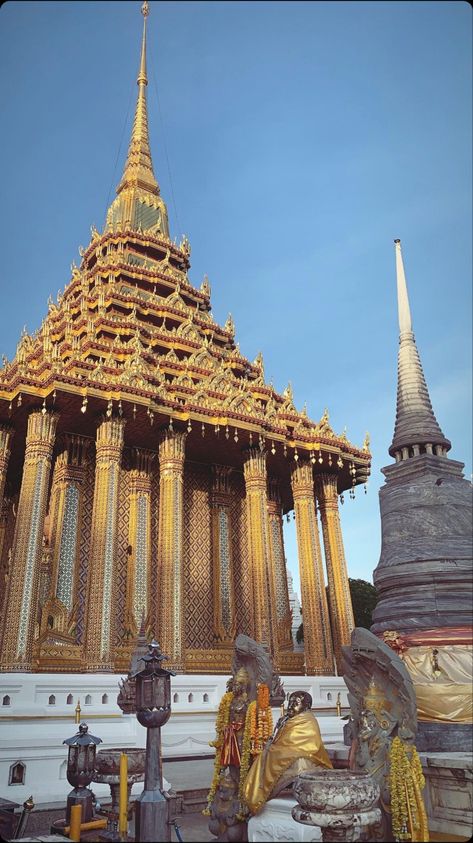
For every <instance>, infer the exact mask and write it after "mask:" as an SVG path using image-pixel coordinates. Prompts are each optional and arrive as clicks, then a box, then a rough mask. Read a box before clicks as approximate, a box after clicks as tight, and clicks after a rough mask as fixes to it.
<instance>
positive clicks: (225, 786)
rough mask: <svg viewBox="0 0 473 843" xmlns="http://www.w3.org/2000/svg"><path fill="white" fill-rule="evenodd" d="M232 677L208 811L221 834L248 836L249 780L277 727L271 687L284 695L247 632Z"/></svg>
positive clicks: (221, 711)
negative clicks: (246, 790) (245, 789)
mask: <svg viewBox="0 0 473 843" xmlns="http://www.w3.org/2000/svg"><path fill="white" fill-rule="evenodd" d="M232 674H233V676H232V678H231V679H230V680H229V682H228V683H227V692H226V693H225V694H224V696H223V697H222V700H221V702H220V706H219V710H218V714H217V723H216V733H217V734H216V739H215V741H213V743H212V744H211V745H212V746H215V749H216V753H215V766H214V776H213V780H212V784H211V787H210V791H209V794H208V797H207V805H208V807H207V808H206V810H205V811H204V814H207V815H208V816H210V821H209V829H210V831H211V832H212V834H215V835H216V837H217V840H219V841H220V840H222V841H226V840H233V841H240V840H241V841H243V840H247V839H248V835H247V822H246V821H247V819H248V808H247V806H246V804H245V802H244V801H243V797H242V792H243V785H244V783H245V780H246V776H247V774H248V770H249V768H250V766H251V763H252V761H253V759H254V757H255V756H256V755H257V754H258V753H259V752H261V750H262V748H263V745H264V742H265V741H266V739H267V737H268V736H269V735H270V734H271V732H272V728H273V727H272V719H271V708H270V705H271V704H276V703H273V699H272V698H270V693H271V689H272V688H273V689H274V690H275V691H276V692H277V694H278V696H277V697H276V699H277V700H278V702H279V703H281V702H282V701H283V700H284V689H283V688H282V685H281V681H280V679H279V676H278V675H277V674H275V673H274V672H273V667H272V664H271V659H270V656H269V654H268V651H267V649H266V648H265V647H264V646H263V645H262V644H258V643H257V642H256V641H254V640H253V638H249V637H248V636H247V635H238V637H237V639H236V641H235V651H234V659H233V666H232Z"/></svg>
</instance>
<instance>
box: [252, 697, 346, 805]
mask: <svg viewBox="0 0 473 843" xmlns="http://www.w3.org/2000/svg"><path fill="white" fill-rule="evenodd" d="M311 708H312V697H311V695H310V694H307V693H306V692H305V691H294V692H293V693H292V694H291V695H290V697H289V701H288V708H287V713H286V714H285V715H284V716H283V717H280V718H279V720H278V722H277V724H276V728H275V730H274V733H273V736H272V737H271V738H270V739H269V741H268V742H267V744H266V746H265V748H264V750H263V752H262V753H261V754H260V755H258V756H257V758H256V760H255V762H254V764H253V765H252V766H251V768H250V771H249V773H248V776H247V777H246V781H245V785H244V789H243V798H244V800H245V802H246V804H247V805H248V808H249V809H250V811H251V813H252V814H256V813H257V812H258V811H259V810H260V809H261V808H262V807H263V805H264V804H265V802H267V801H268V800H269V799H274V797H276V796H277V795H278V794H279V793H281V791H282V790H284V789H285V788H286V787H289V785H290V784H292V782H294V780H295V779H296V778H297V776H298V775H299V774H300V773H305V772H309V771H312V770H315V769H317V768H318V767H326V768H331V767H332V763H331V761H330V758H329V757H328V754H327V751H326V749H325V747H324V745H323V742H322V738H321V736H320V729H319V725H318V723H317V719H316V717H315V716H314V715H313V714H312V712H311Z"/></svg>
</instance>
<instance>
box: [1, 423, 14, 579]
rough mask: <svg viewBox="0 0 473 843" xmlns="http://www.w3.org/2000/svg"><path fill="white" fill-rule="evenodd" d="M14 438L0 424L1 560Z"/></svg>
mask: <svg viewBox="0 0 473 843" xmlns="http://www.w3.org/2000/svg"><path fill="white" fill-rule="evenodd" d="M12 436H13V431H12V430H11V428H9V427H7V426H6V425H4V424H0V559H1V558H2V552H3V540H4V537H5V530H6V524H7V512H8V507H7V506H4V503H6V502H5V501H4V498H3V496H4V494H5V483H6V479H7V469H8V460H9V459H10V445H11V440H12ZM0 585H1V583H0Z"/></svg>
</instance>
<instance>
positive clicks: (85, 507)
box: [77, 459, 95, 642]
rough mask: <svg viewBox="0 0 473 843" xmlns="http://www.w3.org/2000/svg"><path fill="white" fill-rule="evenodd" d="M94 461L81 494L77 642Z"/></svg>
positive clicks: (81, 622)
mask: <svg viewBox="0 0 473 843" xmlns="http://www.w3.org/2000/svg"><path fill="white" fill-rule="evenodd" d="M94 483H95V460H94V459H90V460H89V462H88V463H87V464H86V466H85V472H84V485H83V487H82V488H83V493H82V516H81V523H80V525H79V531H80V554H79V588H78V615H77V640H78V641H79V642H81V641H82V636H83V632H84V607H85V598H86V592H87V566H88V560H89V551H90V531H91V527H92V507H93V504H94Z"/></svg>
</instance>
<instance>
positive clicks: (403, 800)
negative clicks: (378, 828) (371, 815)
mask: <svg viewBox="0 0 473 843" xmlns="http://www.w3.org/2000/svg"><path fill="white" fill-rule="evenodd" d="M389 760H390V769H389V790H390V794H391V820H392V827H393V835H394V839H395V840H399V841H402V840H410V841H412V843H415V841H426V843H427V841H428V840H429V829H428V823H427V815H426V812H425V806H424V801H423V799H422V794H421V791H422V789H423V787H424V786H425V779H424V774H423V772H422V765H421V763H420V758H419V755H418V753H417V750H416V748H415V746H411V745H409V744H406V743H403V741H401V739H400V738H394V740H393V742H392V744H391V749H390V753H389Z"/></svg>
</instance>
